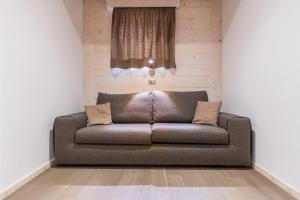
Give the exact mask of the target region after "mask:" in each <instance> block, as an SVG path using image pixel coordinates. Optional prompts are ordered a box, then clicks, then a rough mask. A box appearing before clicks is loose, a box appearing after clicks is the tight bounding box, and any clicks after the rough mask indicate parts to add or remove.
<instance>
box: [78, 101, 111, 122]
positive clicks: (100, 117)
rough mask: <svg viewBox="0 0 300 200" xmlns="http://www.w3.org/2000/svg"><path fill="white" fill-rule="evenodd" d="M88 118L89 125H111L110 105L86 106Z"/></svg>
mask: <svg viewBox="0 0 300 200" xmlns="http://www.w3.org/2000/svg"><path fill="white" fill-rule="evenodd" d="M84 108H85V112H86V115H87V118H88V125H96V124H111V123H112V119H111V110H110V103H105V104H98V105H92V106H84Z"/></svg>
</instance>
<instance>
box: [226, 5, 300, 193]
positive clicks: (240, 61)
mask: <svg viewBox="0 0 300 200" xmlns="http://www.w3.org/2000/svg"><path fill="white" fill-rule="evenodd" d="M228 1H230V0H224V2H223V3H225V4H226V3H227V2H228ZM223 8H225V7H223ZM299 8H300V1H298V0H275V1H274V0H263V1H262V0H251V1H250V0H241V1H240V3H239V6H238V8H237V11H236V13H235V15H234V17H233V19H232V21H231V24H230V26H229V27H228V29H227V32H226V33H224V38H223V101H224V110H225V111H228V112H233V113H237V114H241V115H245V116H249V117H250V118H251V120H252V125H253V129H254V130H255V137H256V140H255V143H256V145H255V146H256V148H255V155H256V159H255V162H256V164H257V165H259V166H261V167H262V168H264V169H265V170H267V171H268V172H270V173H271V174H272V175H274V176H275V177H277V178H279V179H280V180H282V181H283V182H285V183H287V184H288V185H289V186H291V187H292V188H294V189H296V190H297V191H300V170H299V169H300V156H299V153H300V145H299V141H300V131H299V125H300V117H299V116H300V115H299V113H300V106H299V103H300V92H299V88H300V78H299V76H300V23H299V19H300V12H299ZM229 10H230V9H229ZM226 12H228V9H224V10H223V14H224V13H226ZM223 16H226V15H223ZM223 20H226V19H223Z"/></svg>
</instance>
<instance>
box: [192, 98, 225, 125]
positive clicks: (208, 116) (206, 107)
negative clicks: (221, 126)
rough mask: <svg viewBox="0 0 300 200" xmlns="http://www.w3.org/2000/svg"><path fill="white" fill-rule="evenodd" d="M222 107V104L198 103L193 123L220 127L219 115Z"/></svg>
mask: <svg viewBox="0 0 300 200" xmlns="http://www.w3.org/2000/svg"><path fill="white" fill-rule="evenodd" d="M221 105H222V102H203V101H198V103H197V107H196V111H195V116H194V119H193V123H194V124H211V125H214V126H218V125H217V123H218V115H219V112H220V109H221Z"/></svg>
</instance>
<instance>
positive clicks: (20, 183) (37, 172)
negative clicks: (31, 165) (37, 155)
mask: <svg viewBox="0 0 300 200" xmlns="http://www.w3.org/2000/svg"><path fill="white" fill-rule="evenodd" d="M53 164H54V160H51V161H49V162H47V163H45V164H43V165H41V166H40V167H38V168H37V169H35V170H34V171H33V172H31V173H30V174H28V175H27V176H25V177H23V178H21V179H19V180H18V181H16V182H15V183H13V184H12V185H10V186H8V187H6V188H5V189H4V190H3V191H1V192H0V199H5V198H6V197H8V196H9V195H11V194H12V193H13V192H15V191H16V190H17V189H19V188H20V187H22V186H23V185H25V184H26V183H28V182H30V181H31V180H32V179H34V178H35V177H37V176H38V175H40V174H41V173H43V172H45V171H46V170H47V169H49V168H50V167H51V166H52V165H53Z"/></svg>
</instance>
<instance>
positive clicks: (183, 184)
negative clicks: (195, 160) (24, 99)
mask: <svg viewBox="0 0 300 200" xmlns="http://www.w3.org/2000/svg"><path fill="white" fill-rule="evenodd" d="M7 199H9V200H13V199H20V200H39V199H47V200H48V199H51V200H52V199H55V200H56V199H59V200H61V199H66V200H67V199H72V200H77V199H80V200H89V199H97V200H102V199H103V200H112V199H113V200H123V199H124V200H127V199H128V200H134V199H139V200H140V199H142V200H144V199H145V200H156V199H159V200H170V199H176V200H177V199H178V200H179V199H187V200H194V199H201V200H202V199H203V200H219V199H226V200H231V199H235V200H247V199H249V200H260V199H272V200H277V199H278V200H289V199H294V198H293V197H292V196H290V195H289V194H287V193H286V192H284V191H283V190H281V189H280V188H279V187H277V186H276V185H274V184H273V183H271V182H270V181H269V180H267V179H266V178H265V177H263V176H262V175H260V174H259V173H257V172H256V171H254V170H252V169H224V168H155V167H151V168H149V167H139V168H136V167H125V168H123V167H119V168H117V167H103V168H93V167H89V168H85V167H84V168H83V167H82V168H74V167H61V168H50V169H49V170H47V171H46V172H44V173H43V174H41V175H40V176H38V177H37V178H35V179H34V180H33V181H31V182H30V183H28V184H26V185H25V186H24V187H22V188H21V189H19V190H18V191H16V192H15V193H13V194H12V195H11V196H9V197H8V198H7Z"/></svg>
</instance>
